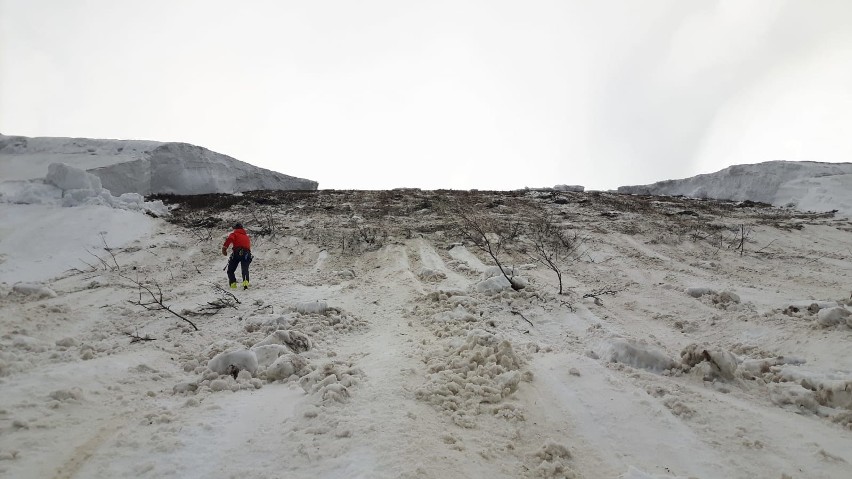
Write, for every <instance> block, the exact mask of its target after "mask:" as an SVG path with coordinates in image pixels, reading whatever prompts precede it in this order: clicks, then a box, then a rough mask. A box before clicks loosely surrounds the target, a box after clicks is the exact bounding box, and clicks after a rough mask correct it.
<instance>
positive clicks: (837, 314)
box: [817, 306, 852, 327]
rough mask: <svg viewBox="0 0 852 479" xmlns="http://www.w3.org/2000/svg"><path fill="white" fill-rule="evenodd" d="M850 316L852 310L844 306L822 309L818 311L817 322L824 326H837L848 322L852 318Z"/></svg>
mask: <svg viewBox="0 0 852 479" xmlns="http://www.w3.org/2000/svg"><path fill="white" fill-rule="evenodd" d="M850 316H852V312H850V311H849V310H848V309H846V308H844V307H843V306H837V307H835V308H829V309H821V310H819V313H817V323H819V325H820V326H823V327H828V326H835V325H838V324H844V323H848V322H849V321H850V319H852V318H850Z"/></svg>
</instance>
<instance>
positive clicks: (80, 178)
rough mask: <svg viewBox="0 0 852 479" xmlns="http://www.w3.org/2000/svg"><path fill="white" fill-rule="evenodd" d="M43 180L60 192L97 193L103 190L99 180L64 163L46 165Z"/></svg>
mask: <svg viewBox="0 0 852 479" xmlns="http://www.w3.org/2000/svg"><path fill="white" fill-rule="evenodd" d="M44 180H45V181H46V182H47V183H49V184H51V185H54V186H56V187H57V188H59V189H62V190H90V191H96V192H99V191H101V190H102V189H103V187H102V186H101V179H100V178H98V177H97V176H95V175H93V174H91V173H88V172H86V171H84V170H81V169H79V168H74V167H73V166H69V165H66V164H65V163H51V164H50V165H48V167H47V176H46V177H45V178H44Z"/></svg>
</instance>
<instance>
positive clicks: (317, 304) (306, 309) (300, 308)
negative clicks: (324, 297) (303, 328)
mask: <svg viewBox="0 0 852 479" xmlns="http://www.w3.org/2000/svg"><path fill="white" fill-rule="evenodd" d="M293 309H294V310H296V312H299V313H301V314H325V313H326V311H328V303H326V302H325V301H312V302H307V303H296V305H295V306H293Z"/></svg>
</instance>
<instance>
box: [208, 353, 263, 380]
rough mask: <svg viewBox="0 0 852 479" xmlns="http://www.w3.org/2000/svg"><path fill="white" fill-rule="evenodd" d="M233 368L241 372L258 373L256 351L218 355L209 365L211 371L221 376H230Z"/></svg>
mask: <svg viewBox="0 0 852 479" xmlns="http://www.w3.org/2000/svg"><path fill="white" fill-rule="evenodd" d="M231 366H233V367H235V368H236V369H237V370H239V371H243V370H245V371H248V372H250V373H252V374H254V373H255V371H257V356H256V355H255V354H254V351H249V350H247V349H244V350H241V351H230V352H226V353H220V354H217V355H216V356H215V357H214V358H213V359H211V360H210V361H209V362H208V363H207V367H208V368H209V369H210V370H211V371H214V372H217V373H219V374H229V373H230V372H231Z"/></svg>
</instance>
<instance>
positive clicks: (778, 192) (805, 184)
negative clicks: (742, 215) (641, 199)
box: [618, 161, 852, 215]
mask: <svg viewBox="0 0 852 479" xmlns="http://www.w3.org/2000/svg"><path fill="white" fill-rule="evenodd" d="M618 192H619V193H626V194H640V195H670V196H674V195H683V196H689V197H694V198H714V199H719V200H735V201H744V200H751V201H760V202H763V203H770V204H773V205H775V206H791V207H795V208H797V209H800V210H810V211H830V210H838V212H840V213H841V214H844V215H852V163H820V162H814V161H767V162H763V163H756V164H753V165H734V166H730V167H728V168H725V169H723V170H720V171H717V172H716V173H708V174H703V175H697V176H693V177H691V178H685V179H681V180H666V181H659V182H657V183H653V184H650V185H638V186H621V187H619V188H618Z"/></svg>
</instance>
